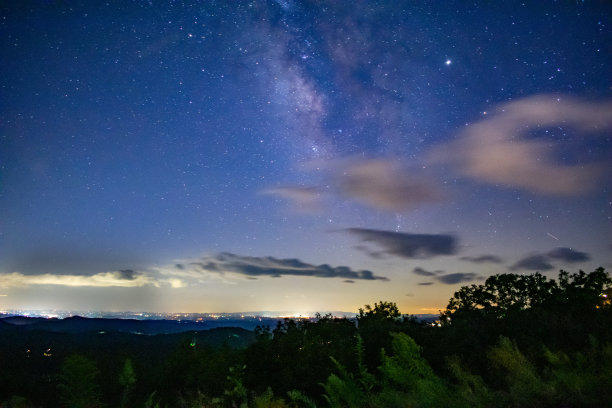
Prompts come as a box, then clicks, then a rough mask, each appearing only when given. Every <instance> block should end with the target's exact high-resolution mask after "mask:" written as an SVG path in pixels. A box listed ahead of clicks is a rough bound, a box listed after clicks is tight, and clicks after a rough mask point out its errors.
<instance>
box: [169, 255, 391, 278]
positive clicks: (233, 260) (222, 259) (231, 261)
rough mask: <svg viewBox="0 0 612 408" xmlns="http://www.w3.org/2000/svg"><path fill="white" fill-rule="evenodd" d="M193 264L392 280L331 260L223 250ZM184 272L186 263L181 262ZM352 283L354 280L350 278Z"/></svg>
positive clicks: (251, 273) (220, 269)
mask: <svg viewBox="0 0 612 408" xmlns="http://www.w3.org/2000/svg"><path fill="white" fill-rule="evenodd" d="M189 266H190V267H193V266H197V267H199V268H201V269H202V270H203V271H206V272H215V273H226V272H233V273H237V274H241V275H245V276H248V277H259V276H269V277H275V278H278V277H281V276H311V277H316V278H342V279H344V280H345V281H351V280H353V281H354V280H381V281H386V280H388V279H387V278H386V277H384V276H378V275H375V274H374V273H373V272H372V271H369V270H359V271H356V270H353V269H351V268H349V267H348V266H335V267H334V266H330V265H327V264H322V265H313V264H309V263H305V262H302V261H300V260H299V259H277V258H274V257H271V256H267V257H254V256H241V255H236V254H232V253H227V252H225V253H220V254H217V255H214V256H210V257H204V258H202V259H200V260H199V261H195V262H191V263H190V264H189ZM177 269H179V270H181V273H182V274H184V270H185V268H184V266H183V265H182V264H181V268H177ZM347 283H350V282H347Z"/></svg>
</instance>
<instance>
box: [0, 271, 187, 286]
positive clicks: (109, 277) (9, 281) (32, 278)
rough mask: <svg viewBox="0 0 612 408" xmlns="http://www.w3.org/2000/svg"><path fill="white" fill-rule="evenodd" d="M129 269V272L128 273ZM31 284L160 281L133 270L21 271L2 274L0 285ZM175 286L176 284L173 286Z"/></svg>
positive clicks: (125, 283)
mask: <svg viewBox="0 0 612 408" xmlns="http://www.w3.org/2000/svg"><path fill="white" fill-rule="evenodd" d="M126 271H129V273H126ZM31 285H58V286H72V287H79V286H90V287H112V286H116V287H126V288H127V287H140V286H147V285H153V286H160V282H158V281H157V280H156V279H153V278H151V277H150V276H147V275H145V274H143V273H138V272H134V271H131V270H123V271H114V272H103V273H97V274H94V275H55V274H50V273H44V274H38V275H24V274H22V273H19V272H13V273H5V274H0V287H22V286H31ZM173 287H175V286H173Z"/></svg>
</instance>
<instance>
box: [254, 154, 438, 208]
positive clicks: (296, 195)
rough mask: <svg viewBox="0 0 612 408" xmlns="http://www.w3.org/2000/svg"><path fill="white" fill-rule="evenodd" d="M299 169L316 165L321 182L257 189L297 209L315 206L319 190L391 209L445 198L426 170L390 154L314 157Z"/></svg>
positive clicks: (335, 196) (414, 205) (319, 194)
mask: <svg viewBox="0 0 612 408" xmlns="http://www.w3.org/2000/svg"><path fill="white" fill-rule="evenodd" d="M302 169H303V170H306V171H307V170H314V169H316V170H317V172H319V175H320V176H322V177H323V180H322V186H286V187H275V188H268V189H264V190H262V191H261V193H262V194H271V195H276V196H278V197H282V198H285V199H288V200H290V201H291V202H292V203H293V204H294V205H295V208H296V210H298V211H316V210H319V209H320V208H319V205H320V202H321V198H322V195H323V194H326V195H328V196H330V197H332V198H339V199H342V200H346V199H348V200H353V201H355V202H358V203H360V204H363V205H367V206H369V207H371V208H374V209H376V210H380V211H388V212H394V213H395V212H402V211H408V210H412V209H414V208H417V207H420V206H423V205H426V204H432V203H437V202H440V201H442V200H444V199H445V194H444V193H443V191H442V189H441V188H440V187H439V183H438V182H437V181H436V180H435V179H434V178H433V177H432V176H431V175H430V174H429V173H427V172H426V171H425V170H423V169H422V168H416V167H409V166H406V165H405V164H403V163H402V162H401V161H399V160H395V159H391V158H385V159H364V158H345V159H318V160H312V161H309V162H307V163H305V164H304V165H303V167H302ZM323 186H324V187H323Z"/></svg>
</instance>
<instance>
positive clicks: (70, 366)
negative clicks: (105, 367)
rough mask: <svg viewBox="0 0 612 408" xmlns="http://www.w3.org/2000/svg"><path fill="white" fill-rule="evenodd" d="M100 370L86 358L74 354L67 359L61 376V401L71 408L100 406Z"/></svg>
mask: <svg viewBox="0 0 612 408" xmlns="http://www.w3.org/2000/svg"><path fill="white" fill-rule="evenodd" d="M97 376H98V369H97V367H96V365H95V363H94V362H93V361H91V360H90V359H88V358H87V357H85V356H82V355H79V354H74V355H71V356H69V357H68V358H66V360H65V361H64V364H63V365H62V369H61V371H60V375H59V385H58V387H59V389H60V393H61V394H60V399H61V402H62V405H63V406H65V407H69V408H91V407H97V406H100V400H99V398H100V395H99V387H98V384H97V382H96V380H97Z"/></svg>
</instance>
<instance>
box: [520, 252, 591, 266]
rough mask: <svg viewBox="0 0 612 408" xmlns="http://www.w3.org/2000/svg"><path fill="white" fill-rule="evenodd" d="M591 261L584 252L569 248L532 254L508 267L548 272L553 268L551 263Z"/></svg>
mask: <svg viewBox="0 0 612 408" xmlns="http://www.w3.org/2000/svg"><path fill="white" fill-rule="evenodd" d="M589 259H591V257H590V255H589V254H588V253H586V252H581V251H577V250H575V249H571V248H564V247H559V248H555V249H553V250H551V251H548V252H546V253H541V254H532V255H528V256H526V257H524V258H523V259H521V260H519V261H518V262H516V263H515V264H514V265H512V266H511V267H510V269H511V270H517V269H525V270H530V271H549V270H551V269H554V268H555V267H554V266H553V265H552V262H555V261H563V262H566V263H576V262H583V261H588V260H589Z"/></svg>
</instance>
